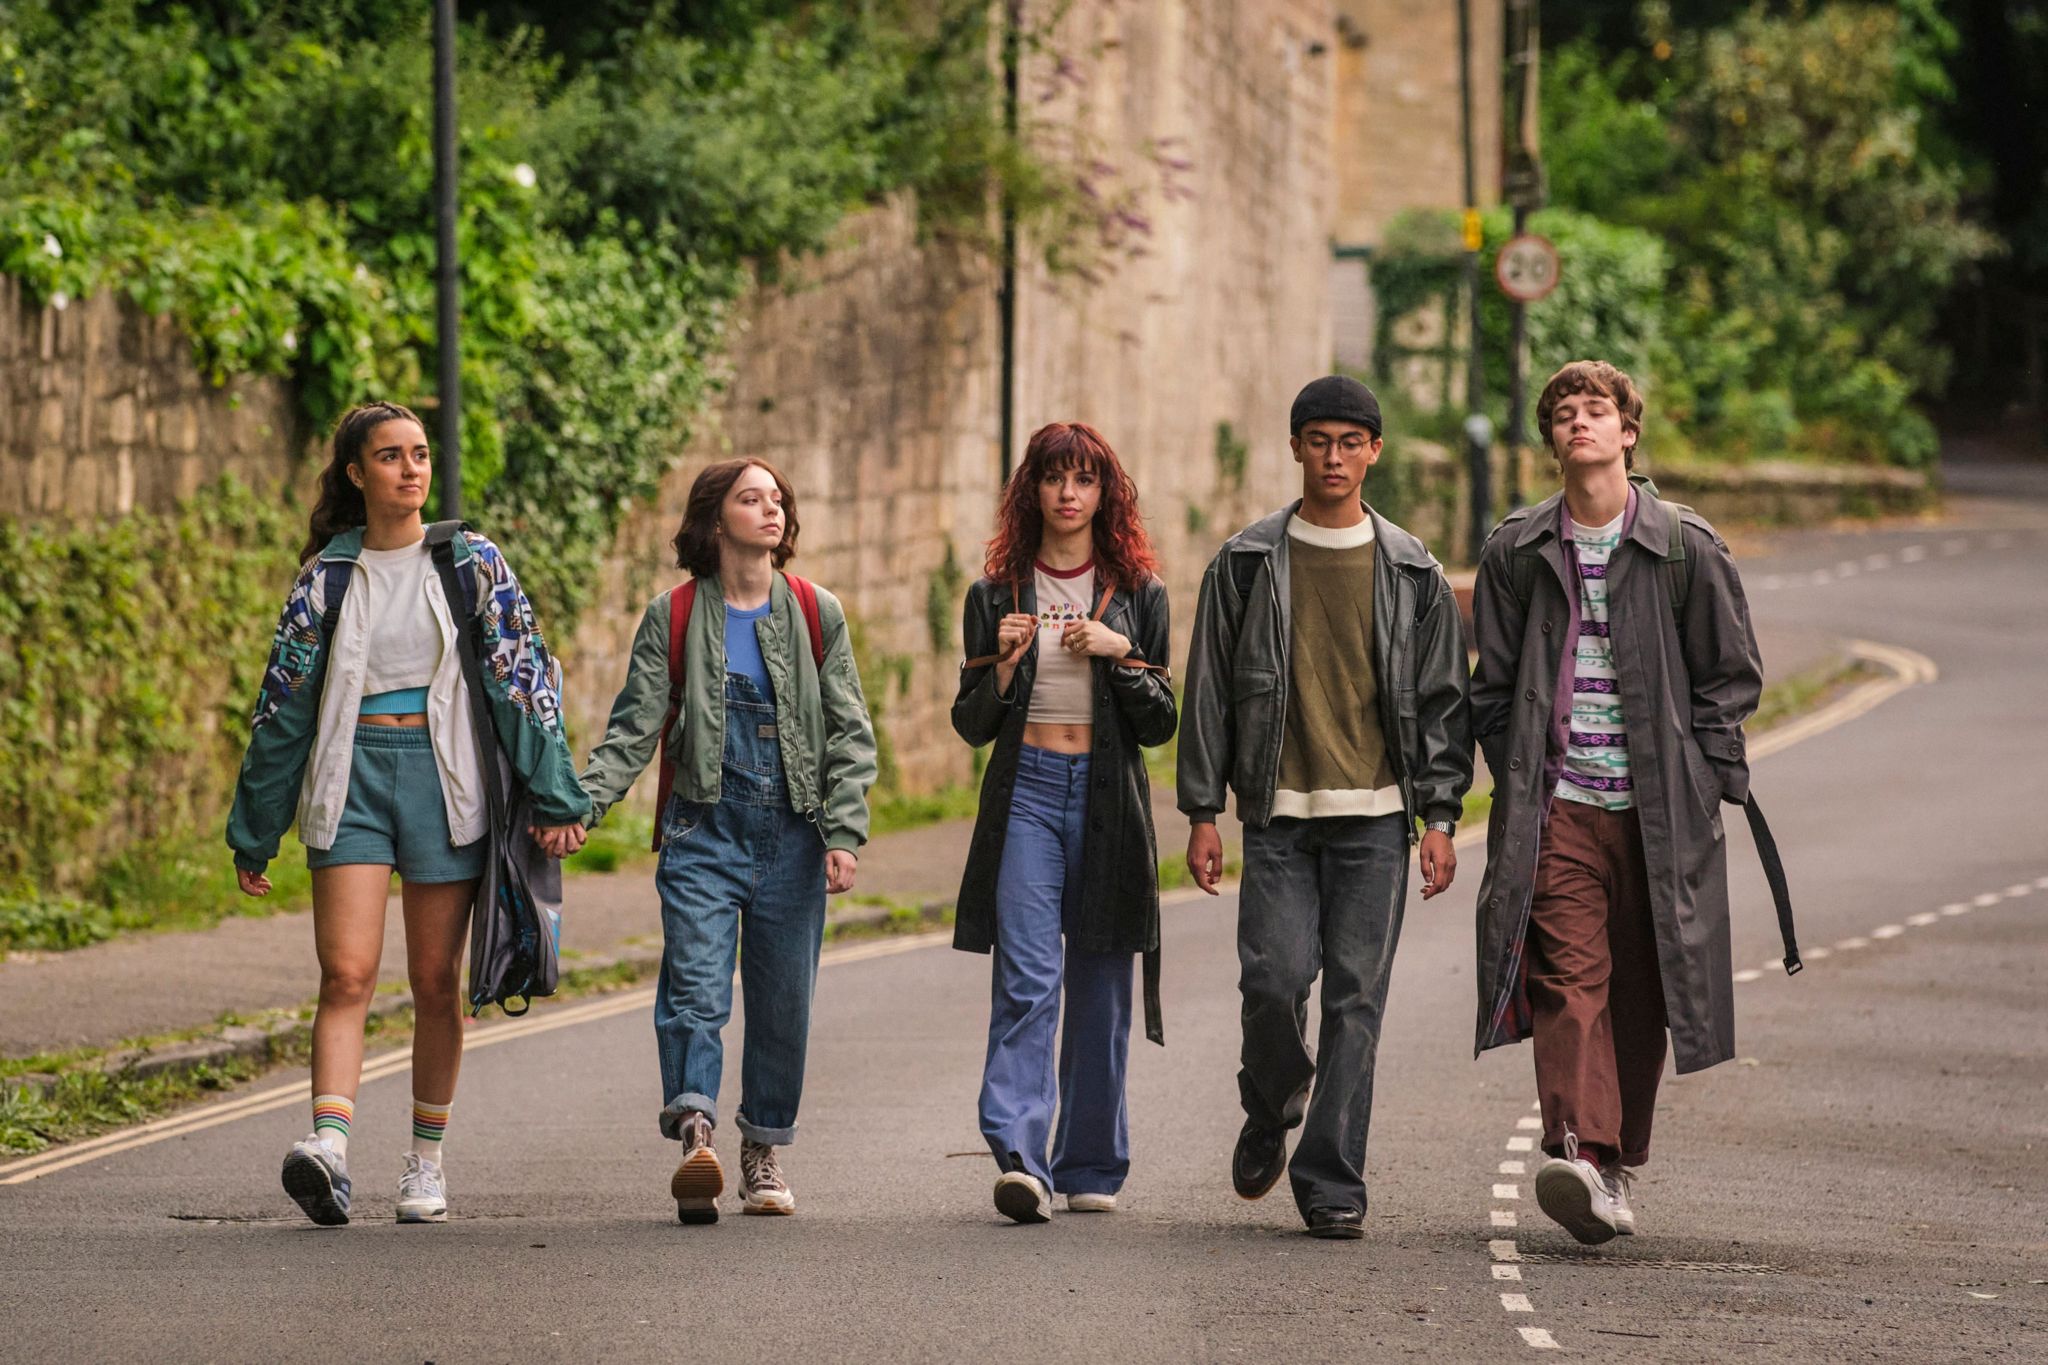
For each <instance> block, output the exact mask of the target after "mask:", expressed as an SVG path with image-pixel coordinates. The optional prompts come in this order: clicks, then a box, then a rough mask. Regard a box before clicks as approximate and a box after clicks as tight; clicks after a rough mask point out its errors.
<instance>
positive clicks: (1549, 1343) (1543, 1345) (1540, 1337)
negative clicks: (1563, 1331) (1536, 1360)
mask: <svg viewBox="0 0 2048 1365" xmlns="http://www.w3.org/2000/svg"><path fill="white" fill-rule="evenodd" d="M1515 1330H1516V1331H1518V1332H1520V1333H1521V1334H1522V1340H1523V1341H1524V1342H1525V1343H1526V1344H1528V1345H1529V1346H1532V1347H1534V1348H1535V1349H1536V1350H1539V1351H1555V1350H1558V1349H1560V1348H1559V1346H1558V1344H1557V1338H1556V1337H1553V1336H1551V1335H1550V1333H1549V1332H1546V1331H1545V1330H1544V1329H1542V1328H1541V1327H1517V1328H1516V1329H1515Z"/></svg>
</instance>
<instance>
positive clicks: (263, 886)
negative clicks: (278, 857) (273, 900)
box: [235, 867, 270, 896]
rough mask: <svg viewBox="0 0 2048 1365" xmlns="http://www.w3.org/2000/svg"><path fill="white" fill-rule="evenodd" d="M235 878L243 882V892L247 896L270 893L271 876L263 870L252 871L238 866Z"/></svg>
mask: <svg viewBox="0 0 2048 1365" xmlns="http://www.w3.org/2000/svg"><path fill="white" fill-rule="evenodd" d="M235 880H236V881H237V882H239V883H240V884H241V887H242V894H243V895H245V896H267V895H269V894H270V878H268V877H266V876H264V875H263V874H262V873H261V872H251V871H249V870H248V869H247V868H241V867H238V868H236V869H235Z"/></svg>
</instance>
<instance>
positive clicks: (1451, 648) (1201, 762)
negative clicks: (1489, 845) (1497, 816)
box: [1177, 501, 1472, 840]
mask: <svg viewBox="0 0 2048 1365" xmlns="http://www.w3.org/2000/svg"><path fill="white" fill-rule="evenodd" d="M1300 506H1301V504H1300V503H1299V502H1298V501H1297V502H1295V503H1293V504H1291V505H1289V506H1287V507H1285V508H1283V509H1282V510H1280V511H1278V512H1275V513H1274V514H1273V515H1271V516H1269V517H1266V518H1265V519H1264V520H1262V521H1257V522H1254V523H1253V524H1252V525H1250V526H1248V527H1246V528H1245V529H1244V530H1242V531H1240V532H1238V534H1236V535H1235V536H1232V537H1231V538H1230V539H1229V540H1227V541H1225V542H1224V544H1223V548H1222V549H1220V550H1218V551H1217V552H1216V558H1215V559H1213V560H1211V561H1210V564H1209V569H1208V572H1207V573H1206V574H1204V575H1203V577H1202V594H1201V599H1200V600H1199V602H1197V604H1196V606H1195V633H1194V640H1193V642H1192V643H1191V644H1190V645H1189V648H1188V668H1187V683H1186V691H1185V692H1184V694H1183V696H1182V700H1181V724H1180V760H1179V768H1178V773H1177V777H1178V783H1177V785H1178V795H1179V805H1180V809H1181V812H1182V813H1183V814H1185V815H1186V816H1187V817H1188V819H1189V820H1190V821H1191V822H1193V823H1195V824H1204V823H1209V822H1213V821H1214V820H1215V818H1216V813H1217V812H1218V811H1220V810H1222V809H1223V802H1224V793H1225V789H1226V787H1227V788H1230V789H1234V790H1235V791H1236V792H1237V813H1238V818H1239V819H1241V820H1243V821H1244V823H1246V824H1248V825H1254V826H1263V825H1265V824H1266V823H1267V822H1269V821H1270V820H1271V819H1272V818H1273V789H1274V786H1275V784H1276V783H1277V781H1278V780H1279V772H1280V741H1281V737H1282V734H1283V732H1284V729H1285V726H1286V723H1287V697H1288V691H1289V688H1290V687H1291V685H1292V679H1291V673H1290V669H1289V666H1288V665H1289V652H1290V650H1291V648H1292V644H1293V630H1292V625H1293V622H1292V620H1291V615H1290V610H1291V609H1290V606H1289V602H1290V593H1291V584H1290V581H1289V578H1288V561H1289V555H1288V550H1287V522H1288V519H1289V518H1290V517H1292V516H1293V515H1294V514H1295V512H1296V510H1297V509H1299V508H1300ZM1366 515H1368V516H1370V517H1371V518H1372V526H1373V546H1374V550H1373V611H1372V633H1373V642H1372V644H1373V668H1374V671H1375V672H1376V673H1377V675H1378V679H1379V706H1380V730H1381V732H1382V733H1383V734H1384V735H1385V736H1386V737H1387V740H1388V745H1387V747H1388V752H1389V756H1390V758H1391V760H1392V763H1393V767H1394V772H1395V775H1396V777H1397V778H1398V779H1399V781H1400V784H1401V801H1402V805H1403V807H1404V808H1405V810H1406V812H1407V815H1408V819H1409V825H1410V828H1409V838H1410V839H1411V840H1412V839H1414V838H1415V837H1416V832H1415V829H1414V822H1415V821H1416V820H1417V819H1418V818H1420V819H1425V820H1451V821H1455V820H1456V819H1457V818H1458V816H1459V815H1460V813H1461V812H1462V811H1463V809H1464V800H1465V789H1466V788H1468V787H1470V786H1471V785H1472V719H1471V709H1470V706H1469V704H1468V701H1467V688H1468V678H1467V674H1466V656H1465V634H1464V628H1463V625H1462V624H1461V623H1460V621H1459V619H1458V605H1457V600H1456V598H1454V597H1453V596H1452V594H1451V585H1450V583H1449V582H1448V581H1447V580H1446V579H1445V578H1444V573H1443V568H1442V566H1441V565H1439V564H1438V563H1437V562H1436V559H1435V557H1434V556H1432V555H1431V554H1430V553H1429V551H1428V550H1426V549H1424V548H1423V545H1422V542H1421V541H1419V540H1417V539H1416V538H1415V537H1414V536H1411V535H1409V534H1408V533H1407V532H1406V531H1404V530H1402V529H1401V528H1400V527H1398V526H1396V525H1394V524H1393V523H1392V522H1390V521H1388V520H1387V519H1386V518H1385V517H1382V516H1381V515H1380V514H1379V513H1377V512H1374V511H1373V510H1372V509H1370V508H1367V509H1366Z"/></svg>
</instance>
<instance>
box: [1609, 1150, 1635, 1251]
mask: <svg viewBox="0 0 2048 1365" xmlns="http://www.w3.org/2000/svg"><path fill="white" fill-rule="evenodd" d="M1600 1175H1601V1178H1602V1179H1604V1180H1606V1182H1607V1197H1608V1198H1609V1199H1611V1200H1612V1201H1613V1212H1614V1234H1615V1236H1617V1237H1633V1236H1635V1235H1636V1211H1635V1208H1634V1207H1633V1206H1632V1205H1631V1204H1630V1203H1629V1202H1628V1195H1629V1188H1628V1187H1629V1186H1630V1185H1632V1184H1634V1183H1635V1178H1636V1177H1635V1173H1634V1172H1633V1171H1631V1170H1629V1168H1628V1167H1626V1166H1622V1165H1619V1164H1617V1165H1613V1166H1607V1167H1604V1168H1602V1170H1601V1172H1600Z"/></svg>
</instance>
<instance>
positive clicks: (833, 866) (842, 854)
mask: <svg viewBox="0 0 2048 1365" xmlns="http://www.w3.org/2000/svg"><path fill="white" fill-rule="evenodd" d="M859 868H860V859H858V858H856V857H854V856H853V855H852V854H851V853H848V852H847V851H846V850H845V849H843V848H835V849H833V850H831V851H830V852H828V853H827V854H826V855H825V889H826V890H827V891H829V892H831V893H832V894H833V895H835V896H836V895H838V894H839V893H840V892H842V891H851V890H853V874H854V873H855V872H856V871H858V870H859Z"/></svg>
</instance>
